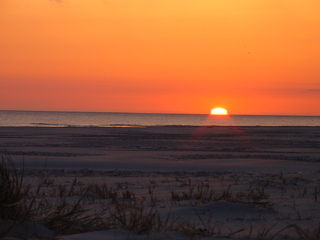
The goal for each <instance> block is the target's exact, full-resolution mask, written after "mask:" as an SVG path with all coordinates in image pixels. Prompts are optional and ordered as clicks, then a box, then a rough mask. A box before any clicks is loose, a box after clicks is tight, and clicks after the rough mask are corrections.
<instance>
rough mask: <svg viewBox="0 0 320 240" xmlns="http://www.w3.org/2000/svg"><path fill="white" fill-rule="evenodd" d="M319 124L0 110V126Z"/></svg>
mask: <svg viewBox="0 0 320 240" xmlns="http://www.w3.org/2000/svg"><path fill="white" fill-rule="evenodd" d="M166 125H183V126H185V125H193V126H205V125H218V126H320V116H261V115H259V116H254V115H232V116H227V117H225V116H209V115H205V114H150V113H93V112H35V111H0V126H34V127H66V126H87V127H90V126H96V127H117V126H118V127H126V126H166Z"/></svg>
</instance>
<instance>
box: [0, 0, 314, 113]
mask: <svg viewBox="0 0 320 240" xmlns="http://www.w3.org/2000/svg"><path fill="white" fill-rule="evenodd" d="M319 10H320V1H319V0H304V1H302V0H259V1H258V0H241V1H239V0H197V1H194V0H1V2H0V29H1V33H0V83H1V88H0V109H21V110H73V111H119V112H121V111H123V112H171V113H174V112H175V113H208V112H209V111H210V109H211V108H212V107H214V106H223V107H226V108H228V109H229V111H230V112H231V113H235V114H301V115H320V107H319V106H320V66H319V64H320V44H319V43H320V28H319V26H320V14H319Z"/></svg>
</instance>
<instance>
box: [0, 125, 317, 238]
mask: <svg viewBox="0 0 320 240" xmlns="http://www.w3.org/2000/svg"><path fill="white" fill-rule="evenodd" d="M0 151H1V152H2V153H3V154H9V156H12V158H13V159H14V160H16V161H17V162H20V163H21V160H24V163H25V166H26V167H27V169H25V172H24V173H25V175H24V181H25V183H24V184H25V185H26V186H28V187H29V194H28V196H27V197H26V198H27V199H28V200H30V199H32V202H33V203H34V206H33V207H32V208H30V209H31V212H32V213H33V212H34V213H35V214H34V216H33V218H31V220H30V219H29V221H27V222H26V223H24V224H19V225H16V226H15V228H12V229H13V230H12V231H11V232H10V234H11V235H10V234H9V235H8V236H14V237H16V236H17V237H18V238H19V239H20V238H21V236H22V239H28V237H29V236H30V238H29V239H61V240H86V239H91V240H109V239H110V240H115V239H118V240H159V239H177V240H179V239H181V240H191V239H192V240H194V239H199V240H218V239H219V240H220V239H226V240H243V239H248V240H256V239H266V240H271V239H273V240H284V239H292V240H300V239H320V232H319V229H320V225H319V223H320V217H319V216H320V205H319V202H320V127H241V128H240V127H200V128H199V127H147V128H32V127H28V128H27V127H23V128H18V127H15V128H0ZM34 199H35V201H34ZM75 206H77V208H76V207H75ZM59 209H60V210H59ZM61 209H62V210H63V211H62V210H61ZM69 209H76V210H72V211H73V215H72V214H71V215H70V213H68V211H69ZM66 213H68V214H66ZM70 216H71V217H70ZM52 219H53V220H52ZM70 219H71V221H70ZM83 219H85V220H83ZM130 219H131V220H130ZM1 221H2V220H1V219H0V233H1V228H4V227H5V226H7V225H9V226H10V223H11V222H10V221H6V220H4V221H2V222H1ZM52 221H53V223H54V224H50V223H52ZM4 229H6V228H4ZM2 232H3V231H2ZM306 234H307V235H306ZM34 236H36V238H35V237H34ZM289 237H290V238H289ZM0 238H1V234H0ZM18 238H10V239H12V240H17V239H18ZM7 239H9V238H7Z"/></svg>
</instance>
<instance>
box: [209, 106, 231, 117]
mask: <svg viewBox="0 0 320 240" xmlns="http://www.w3.org/2000/svg"><path fill="white" fill-rule="evenodd" d="M210 114H211V115H228V110H227V109H225V108H221V107H217V108H213V109H211V112H210Z"/></svg>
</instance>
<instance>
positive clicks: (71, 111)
mask: <svg viewBox="0 0 320 240" xmlns="http://www.w3.org/2000/svg"><path fill="white" fill-rule="evenodd" d="M0 111H2V112H5V111H7V112H60V113H116V114H118V113H119V114H167V115H169V114H172V115H210V113H207V114H206V113H168V112H164V113H160V112H118V111H111V112H108V111H78V110H74V111H73V110H18V109H0ZM228 115H230V116H282V117H320V115H301V114H228Z"/></svg>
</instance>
